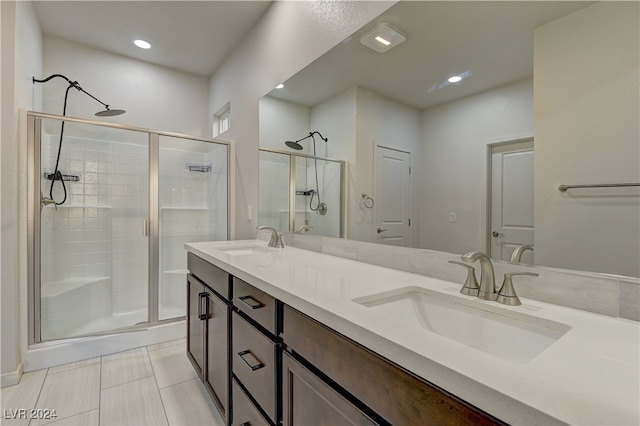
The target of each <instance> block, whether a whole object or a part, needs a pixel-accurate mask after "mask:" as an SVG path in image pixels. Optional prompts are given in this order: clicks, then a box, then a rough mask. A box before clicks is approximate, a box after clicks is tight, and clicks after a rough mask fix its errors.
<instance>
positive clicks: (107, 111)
mask: <svg viewBox="0 0 640 426" xmlns="http://www.w3.org/2000/svg"><path fill="white" fill-rule="evenodd" d="M56 77H58V78H62V79H64V80H66V81H67V83H69V86H67V90H66V92H65V94H64V105H63V107H62V116H63V117H64V116H66V115H67V98H68V97H69V90H71V88H74V89H76V90H77V91H79V92H82V93H84V94H85V95H87V96H89V97H90V98H92V99H94V100H96V101H97V102H99V103H101V104H102V105H104V107H105V109H104V110H103V111H98V112H96V114H95V115H96V116H98V117H111V116H115V115H121V114H124V113H125V110H123V109H110V108H109V105H107V104H105V103H104V102H102V101H101V100H100V99H98V98H96V97H95V96H93V95H92V94H91V93H89V92H87V91H86V90H84V89H83V88H82V87H81V86H80V84H79V83H78V82H77V81H71V80H70V79H69V78H67V77H65V76H64V75H62V74H51V75H50V76H49V77H47V78H45V79H42V80H39V79H37V78H35V77H32V79H31V81H32V82H33V84H35V83H46V82H48V81H49V80H51V79H53V78H56ZM64 123H65V121H64V120H62V125H61V127H60V141H59V142H58V154H57V156H56V166H55V170H54V172H53V174H52V175H51V186H50V187H49V201H53V203H51V202H49V203H46V204H55V205H56V206H59V205H61V204H64V203H65V201H67V187H66V186H65V184H64V179H63V176H62V173H61V172H60V170H58V166H59V164H60V151H61V150H62V139H63V137H64ZM58 180H59V181H60V183H61V185H62V190H63V191H64V198H63V199H62V201H60V202H57V201H55V199H54V198H53V186H54V184H55V183H56V181H58Z"/></svg>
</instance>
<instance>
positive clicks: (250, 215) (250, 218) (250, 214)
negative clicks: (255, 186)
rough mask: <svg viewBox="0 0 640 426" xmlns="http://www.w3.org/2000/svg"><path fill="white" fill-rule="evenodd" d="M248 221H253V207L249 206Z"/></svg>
mask: <svg viewBox="0 0 640 426" xmlns="http://www.w3.org/2000/svg"><path fill="white" fill-rule="evenodd" d="M247 220H249V221H251V220H253V215H252V212H251V206H247Z"/></svg>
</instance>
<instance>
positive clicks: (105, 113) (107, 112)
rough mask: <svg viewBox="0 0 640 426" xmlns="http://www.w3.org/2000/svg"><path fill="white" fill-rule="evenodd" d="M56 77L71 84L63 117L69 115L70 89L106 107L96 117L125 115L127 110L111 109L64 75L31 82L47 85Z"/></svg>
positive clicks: (32, 79)
mask: <svg viewBox="0 0 640 426" xmlns="http://www.w3.org/2000/svg"><path fill="white" fill-rule="evenodd" d="M55 77H59V78H62V79H64V80H66V81H67V83H69V87H68V88H67V92H66V93H65V97H64V108H63V111H62V115H63V116H64V115H67V94H68V93H69V89H71V88H72V87H73V88H74V89H76V90H78V91H79V92H82V93H84V94H85V95H87V96H89V97H90V98H92V99H94V100H96V101H98V102H100V103H101V104H102V105H104V107H105V110H104V111H99V112H97V113H96V117H112V116H115V115H121V114H124V113H125V110H123V109H109V105H107V104H105V103H104V102H102V101H101V100H100V99H98V98H96V97H95V96H93V95H92V94H91V93H89V92H87V91H86V90H84V89H83V88H82V87H80V84H79V83H78V82H77V81H71V80H69V79H68V78H67V77H65V76H64V75H62V74H52V75H50V76H49V77H47V78H45V79H42V80H38V79H37V78H35V77H32V78H31V81H32V82H33V83H46V82H47V81H49V80H51V79H52V78H55Z"/></svg>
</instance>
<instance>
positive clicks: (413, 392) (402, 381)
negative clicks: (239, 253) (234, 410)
mask: <svg viewBox="0 0 640 426" xmlns="http://www.w3.org/2000/svg"><path fill="white" fill-rule="evenodd" d="M283 315H284V325H283V341H284V344H285V345H286V347H287V350H288V351H291V352H292V353H295V354H296V356H299V357H301V358H302V359H304V360H306V361H307V362H308V363H310V364H311V365H313V367H314V368H315V369H317V370H318V371H320V372H322V374H323V375H325V376H326V377H328V379H330V380H331V381H332V382H334V383H335V384H336V387H340V388H341V389H343V392H344V393H345V394H346V393H348V394H349V395H351V396H352V397H353V398H355V399H356V400H357V401H358V404H360V405H361V406H362V407H366V410H367V411H371V413H372V416H374V417H375V420H376V421H377V422H378V421H379V422H381V423H387V422H388V423H390V424H397V425H414V424H415V425H418V424H419V425H423V424H434V425H452V426H454V425H455V426H459V425H469V426H477V425H495V424H498V425H499V424H504V423H503V422H501V421H500V420H498V419H496V418H494V417H492V416H490V415H488V414H487V413H484V412H482V411H481V410H479V409H477V408H476V407H474V406H472V405H470V404H468V403H466V402H465V401H463V400H461V399H459V398H457V397H455V396H454V395H451V394H449V393H447V392H445V391H444V390H443V389H440V388H438V387H437V386H435V385H433V384H431V383H429V382H427V381H425V380H423V379H422V378H420V377H417V376H416V375H414V374H412V373H411V372H409V371H407V370H405V369H403V368H401V367H399V366H397V365H396V364H394V363H392V362H390V361H389V360H387V359H384V358H382V357H381V356H380V355H378V354H376V353H374V352H372V351H370V350H369V349H367V348H365V347H363V346H361V345H359V344H357V343H355V342H353V341H352V340H350V339H348V338H346V337H344V336H342V335H341V334H339V333H337V332H335V331H334V330H331V329H330V328H328V327H326V326H324V325H323V324H321V323H319V322H317V321H315V320H314V319H312V318H310V317H308V316H306V315H304V314H302V313H300V312H298V311H296V310H295V309H293V308H291V307H289V306H286V305H285V306H284V313H283ZM285 399H286V398H285Z"/></svg>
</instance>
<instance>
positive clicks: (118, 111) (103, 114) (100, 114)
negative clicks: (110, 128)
mask: <svg viewBox="0 0 640 426" xmlns="http://www.w3.org/2000/svg"><path fill="white" fill-rule="evenodd" d="M125 112H126V111H125V110H123V109H109V107H108V106H107V108H106V109H105V110H104V111H98V112H96V117H113V116H116V115H122V114H124V113H125Z"/></svg>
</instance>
